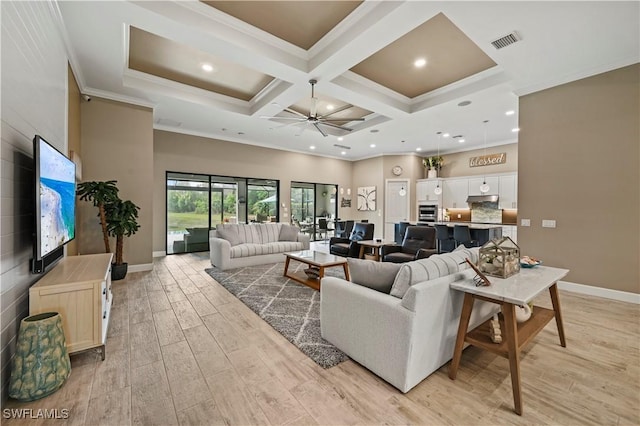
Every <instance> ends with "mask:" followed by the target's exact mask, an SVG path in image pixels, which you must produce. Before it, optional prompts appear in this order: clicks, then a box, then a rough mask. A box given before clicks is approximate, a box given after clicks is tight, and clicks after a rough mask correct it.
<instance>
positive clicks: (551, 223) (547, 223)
mask: <svg viewBox="0 0 640 426" xmlns="http://www.w3.org/2000/svg"><path fill="white" fill-rule="evenodd" d="M542 227H543V228H555V227H556V221H555V220H551V219H543V220H542Z"/></svg>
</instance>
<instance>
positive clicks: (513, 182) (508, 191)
mask: <svg viewBox="0 0 640 426" xmlns="http://www.w3.org/2000/svg"><path fill="white" fill-rule="evenodd" d="M499 196H500V197H499V199H498V207H499V208H501V209H516V208H518V176H517V175H506V176H500V193H499Z"/></svg>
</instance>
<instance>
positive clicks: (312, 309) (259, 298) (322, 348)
mask: <svg viewBox="0 0 640 426" xmlns="http://www.w3.org/2000/svg"><path fill="white" fill-rule="evenodd" d="M307 267H308V266H307V265H306V264H303V263H300V262H296V261H293V260H292V261H291V263H290V264H289V271H302V270H304V269H305V268H307ZM205 271H206V272H207V273H208V274H209V275H211V277H213V279H215V280H216V281H217V282H219V283H220V284H221V285H222V286H223V287H224V288H226V289H227V290H229V292H231V294H233V295H234V296H236V297H237V298H238V299H240V300H241V301H242V302H243V303H244V304H245V305H247V306H248V307H249V308H251V310H252V311H254V312H255V313H256V314H258V315H259V316H260V318H262V319H263V320H265V321H266V322H267V323H268V324H269V325H271V327H273V328H274V329H275V330H276V331H278V332H279V333H280V334H282V335H283V336H284V337H285V338H286V339H287V340H288V341H290V342H291V343H293V344H294V345H296V346H297V347H298V349H300V350H301V351H302V352H303V353H304V354H306V355H307V356H308V357H309V358H311V359H312V360H314V361H315V362H316V364H318V365H320V366H321V367H323V368H330V367H333V366H334V365H337V364H339V363H341V362H343V361H346V360H347V359H349V357H348V356H347V355H346V354H345V353H344V352H342V351H340V350H339V349H338V348H336V347H335V346H333V345H332V344H331V343H329V342H327V341H326V340H324V339H323V338H322V337H321V335H320V292H318V291H316V290H314V289H312V288H309V287H307V286H305V285H302V284H300V283H297V282H296V281H293V280H292V279H289V278H286V277H284V276H283V275H282V274H283V272H284V262H282V263H275V264H273V263H271V264H267V265H257V266H247V267H245V268H238V269H228V270H226V271H221V270H219V269H218V268H215V267H214V268H208V269H205ZM325 275H327V276H336V277H340V278H344V272H343V271H342V268H328V269H325Z"/></svg>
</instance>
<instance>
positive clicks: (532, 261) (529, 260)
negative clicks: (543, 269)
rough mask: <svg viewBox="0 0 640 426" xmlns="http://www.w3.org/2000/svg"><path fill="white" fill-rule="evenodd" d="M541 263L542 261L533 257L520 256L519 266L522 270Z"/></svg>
mask: <svg viewBox="0 0 640 426" xmlns="http://www.w3.org/2000/svg"><path fill="white" fill-rule="evenodd" d="M541 263H542V261H541V260H539V259H536V258H535V257H530V256H522V257H521V258H520V266H521V267H522V268H533V267H534V266H538V265H540V264H541Z"/></svg>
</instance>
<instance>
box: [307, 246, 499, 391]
mask: <svg viewBox="0 0 640 426" xmlns="http://www.w3.org/2000/svg"><path fill="white" fill-rule="evenodd" d="M477 256H478V249H477V248H476V249H462V248H461V249H460V250H456V251H455V252H452V253H446V254H442V255H433V256H430V257H429V258H426V259H421V260H417V261H413V262H408V263H405V264H403V265H402V266H399V270H398V272H397V274H395V279H394V275H391V279H392V280H393V287H392V290H391V294H385V293H383V292H381V291H377V290H374V289H372V288H369V287H366V286H364V285H356V284H355V283H350V282H348V281H345V280H343V279H340V278H335V277H325V278H323V279H322V283H321V287H320V293H321V296H320V298H321V302H320V324H321V330H322V337H323V338H325V339H326V340H328V341H329V342H331V343H333V344H334V345H335V346H336V347H337V348H338V349H340V350H342V351H343V352H345V353H346V354H347V355H349V357H351V358H352V359H353V360H354V361H356V362H358V363H360V364H361V365H363V366H364V367H366V368H368V369H369V370H371V371H372V372H374V373H375V374H377V375H378V376H380V377H381V378H383V379H384V380H386V381H387V382H389V383H390V384H392V385H393V386H394V387H396V388H398V389H399V390H400V391H402V392H408V391H409V390H410V389H411V388H413V387H414V386H415V385H417V384H418V383H420V382H421V381H422V380H424V379H425V378H426V377H427V376H429V375H430V374H431V373H432V372H434V371H435V370H437V369H438V368H440V367H441V366H442V365H444V364H445V363H446V362H447V361H449V360H450V359H451V358H452V357H453V349H454V346H455V340H456V335H457V331H458V322H459V319H460V311H461V309H462V300H463V298H464V296H463V294H462V293H461V292H458V291H455V290H451V289H450V288H449V284H450V283H451V282H453V281H455V280H459V279H464V278H470V277H473V276H474V273H473V270H472V269H471V268H469V266H468V265H467V264H466V263H464V259H465V258H466V257H469V258H470V259H471V260H472V261H477ZM353 262H354V266H356V265H358V268H361V265H362V263H355V262H373V261H353ZM461 262H463V263H462V264H460V263H461ZM376 263H377V262H376ZM384 265H385V264H379V265H374V264H369V265H368V266H367V267H368V268H372V269H370V270H369V271H368V272H367V274H363V273H362V272H360V274H359V275H360V276H361V277H362V276H363V275H368V276H378V277H381V276H384V275H385V273H383V272H382V271H381V270H379V271H377V272H376V270H375V268H387V271H388V268H391V266H384ZM350 268H351V262H350ZM354 272H356V274H355V275H356V276H355V277H354ZM357 275H358V273H357V271H356V268H351V277H352V280H353V281H355V280H356V279H358V277H357ZM387 275H388V273H387ZM389 284H391V283H389ZM392 294H395V296H394V295H392ZM475 303H476V304H475V305H474V308H473V313H472V316H471V321H470V324H469V328H470V329H472V328H474V327H476V326H477V325H479V324H481V323H482V322H483V321H485V320H487V319H488V318H490V317H491V316H492V314H493V313H495V312H498V309H499V307H498V306H497V305H495V304H491V303H488V302H481V301H476V302H475Z"/></svg>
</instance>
